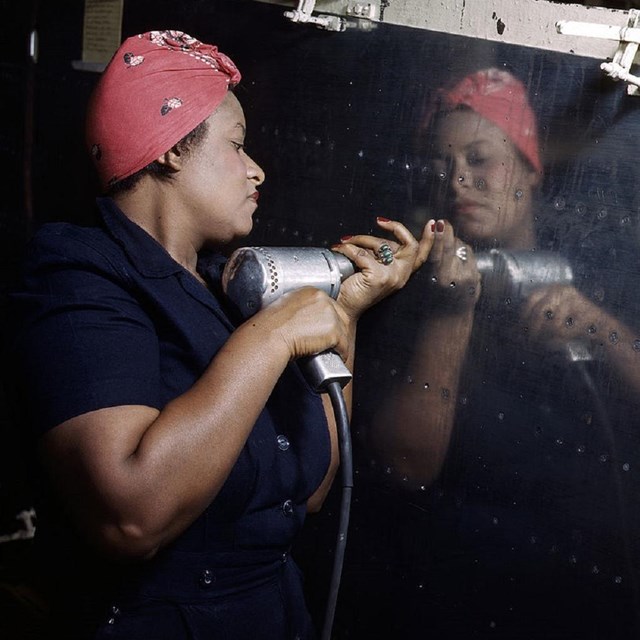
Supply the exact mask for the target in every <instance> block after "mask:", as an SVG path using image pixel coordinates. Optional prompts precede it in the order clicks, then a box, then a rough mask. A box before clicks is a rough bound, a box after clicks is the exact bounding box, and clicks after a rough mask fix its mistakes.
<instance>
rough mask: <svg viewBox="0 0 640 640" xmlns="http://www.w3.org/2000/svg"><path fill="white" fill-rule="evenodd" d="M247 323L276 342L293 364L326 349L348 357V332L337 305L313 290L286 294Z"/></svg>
mask: <svg viewBox="0 0 640 640" xmlns="http://www.w3.org/2000/svg"><path fill="white" fill-rule="evenodd" d="M247 323H250V324H253V325H254V326H256V327H258V328H260V329H261V330H263V331H265V332H266V333H267V334H268V335H272V336H273V335H275V336H276V337H277V338H279V340H281V341H282V342H283V343H284V344H285V345H286V348H287V349H288V351H289V357H290V359H292V360H293V359H296V358H300V357H302V356H308V355H313V354H316V353H320V352H322V351H326V350H327V349H333V350H335V351H337V352H338V353H339V354H340V355H341V356H342V357H346V356H347V354H348V353H349V332H348V329H347V326H346V324H345V321H344V319H343V317H342V315H341V314H340V313H339V312H338V307H337V303H336V301H335V300H333V299H332V298H331V297H330V296H329V295H327V294H326V293H325V292H324V291H321V290H320V289H317V288H315V287H302V288H300V289H296V290H294V291H289V292H288V293H285V294H284V295H283V296H281V297H280V298H278V299H277V300H275V301H274V302H272V303H271V304H269V305H268V306H267V307H265V308H264V309H263V310H262V311H260V312H259V313H257V314H256V315H254V316H253V317H252V318H250V319H249V320H248V321H247ZM247 323H245V324H247Z"/></svg>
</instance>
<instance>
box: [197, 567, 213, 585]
mask: <svg viewBox="0 0 640 640" xmlns="http://www.w3.org/2000/svg"><path fill="white" fill-rule="evenodd" d="M214 580H215V578H214V577H213V573H212V572H211V571H210V570H209V569H205V570H204V571H203V572H202V573H201V574H200V586H201V587H204V588H206V587H210V586H211V585H212V584H213V581H214Z"/></svg>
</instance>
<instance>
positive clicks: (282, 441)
mask: <svg viewBox="0 0 640 640" xmlns="http://www.w3.org/2000/svg"><path fill="white" fill-rule="evenodd" d="M276 440H277V441H278V449H280V451H286V450H287V449H288V448H289V446H290V442H289V439H288V438H287V436H283V435H279V436H278V437H277V438H276Z"/></svg>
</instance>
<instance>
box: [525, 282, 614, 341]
mask: <svg viewBox="0 0 640 640" xmlns="http://www.w3.org/2000/svg"><path fill="white" fill-rule="evenodd" d="M520 317H521V319H522V321H523V322H524V323H525V326H526V327H527V330H528V334H529V337H530V339H532V340H536V341H538V342H540V343H542V344H545V345H546V346H547V347H548V348H551V349H562V348H564V347H565V346H566V344H567V343H568V342H570V341H572V340H576V339H583V340H588V341H594V340H598V341H602V339H603V334H604V333H605V332H607V331H609V330H610V328H611V325H612V322H611V320H612V319H611V317H610V316H609V315H608V314H607V313H606V312H604V311H603V310H602V309H600V308H599V307H598V306H597V305H595V304H594V303H593V302H592V301H591V300H589V299H588V298H586V297H585V296H584V295H583V294H582V293H580V292H579V291H578V290H577V289H576V288H575V287H573V286H570V285H554V286H550V287H542V288H540V289H536V290H534V291H533V292H532V293H531V294H530V295H529V297H528V298H527V299H526V300H525V301H523V303H522V307H521V310H520Z"/></svg>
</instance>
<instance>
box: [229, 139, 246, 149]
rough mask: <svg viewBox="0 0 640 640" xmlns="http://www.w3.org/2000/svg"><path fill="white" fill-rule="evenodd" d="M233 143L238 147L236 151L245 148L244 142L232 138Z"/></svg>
mask: <svg viewBox="0 0 640 640" xmlns="http://www.w3.org/2000/svg"><path fill="white" fill-rule="evenodd" d="M231 144H233V146H234V147H235V148H236V151H240V150H242V149H244V142H235V141H234V140H232V141H231Z"/></svg>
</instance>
